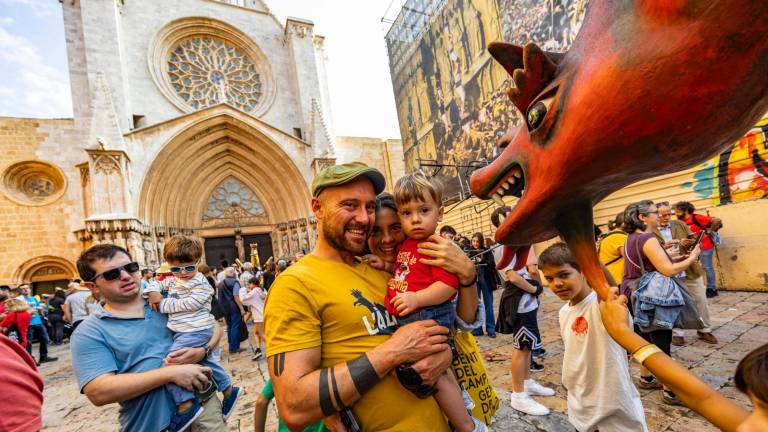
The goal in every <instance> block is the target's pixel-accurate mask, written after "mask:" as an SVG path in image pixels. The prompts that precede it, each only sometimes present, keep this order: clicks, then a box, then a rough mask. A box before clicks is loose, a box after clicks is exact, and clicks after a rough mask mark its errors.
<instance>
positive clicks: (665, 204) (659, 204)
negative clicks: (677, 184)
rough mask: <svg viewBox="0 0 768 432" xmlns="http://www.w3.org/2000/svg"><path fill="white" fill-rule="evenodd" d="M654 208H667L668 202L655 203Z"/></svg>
mask: <svg viewBox="0 0 768 432" xmlns="http://www.w3.org/2000/svg"><path fill="white" fill-rule="evenodd" d="M656 207H669V201H662V202H658V203H656Z"/></svg>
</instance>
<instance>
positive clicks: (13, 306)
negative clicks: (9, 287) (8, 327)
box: [5, 297, 29, 312]
mask: <svg viewBox="0 0 768 432" xmlns="http://www.w3.org/2000/svg"><path fill="white" fill-rule="evenodd" d="M5 310H7V311H8V312H24V311H28V310H29V303H27V302H26V301H25V300H22V299H21V298H18V297H16V298H9V299H7V300H6V301H5Z"/></svg>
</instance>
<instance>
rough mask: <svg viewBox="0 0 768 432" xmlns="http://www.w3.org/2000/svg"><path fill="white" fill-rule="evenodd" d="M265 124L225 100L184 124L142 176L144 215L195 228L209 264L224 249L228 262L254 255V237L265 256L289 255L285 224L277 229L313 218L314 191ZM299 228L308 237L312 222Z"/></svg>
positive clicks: (161, 223)
mask: <svg viewBox="0 0 768 432" xmlns="http://www.w3.org/2000/svg"><path fill="white" fill-rule="evenodd" d="M264 127H265V126H264V125H263V124H261V123H260V122H259V121H258V120H257V119H255V118H252V117H250V116H247V115H244V114H241V113H238V112H237V111H235V110H233V109H231V107H227V106H222V107H221V109H220V111H219V112H218V113H216V114H213V115H211V116H209V117H207V118H204V119H202V120H200V121H198V122H196V123H193V124H191V125H190V126H188V127H186V128H185V129H184V130H183V131H182V132H180V133H178V134H177V135H176V136H175V137H173V138H171V139H170V140H169V141H168V142H167V143H166V144H165V145H164V146H163V148H162V149H161V150H160V151H159V152H158V154H157V155H156V156H155V157H154V160H153V162H152V164H151V166H150V168H149V170H148V171H147V174H146V176H145V177H144V179H143V181H142V186H141V194H140V197H139V205H138V214H139V217H140V218H141V219H142V220H143V221H145V222H146V223H148V224H149V225H152V226H155V227H158V226H161V227H167V228H169V229H167V230H165V231H166V232H167V234H166V235H170V233H171V232H172V231H173V230H172V229H170V227H175V228H176V229H183V230H192V231H193V232H194V233H195V234H196V235H198V236H199V237H201V238H203V240H204V242H205V244H206V257H205V258H206V261H207V262H208V264H209V265H212V266H218V265H219V261H220V259H221V258H222V257H223V258H224V259H226V260H227V261H228V263H230V264H231V263H232V261H233V259H234V258H239V259H240V260H242V261H248V260H250V257H251V253H250V252H251V250H250V245H251V243H258V251H259V254H258V255H259V261H261V262H263V261H264V260H266V259H267V258H268V257H269V256H271V255H274V256H280V255H281V254H283V255H287V254H288V253H289V251H290V250H291V249H290V246H291V245H292V243H289V242H283V241H282V239H283V238H284V237H286V236H285V235H284V232H283V231H286V229H284V230H283V231H280V229H281V228H284V227H288V226H289V225H292V226H296V227H298V226H304V227H307V226H308V223H307V221H308V220H309V216H310V215H311V209H310V206H309V204H310V198H311V197H310V194H309V187H308V185H307V183H306V180H305V177H304V175H302V172H301V171H300V169H299V168H298V167H297V164H296V163H294V161H293V160H292V159H291V156H289V155H288V154H287V153H286V152H285V151H284V150H283V149H282V148H281V146H280V145H279V144H278V143H276V142H275V141H273V140H272V139H271V138H270V137H269V136H268V135H267V134H266V133H264V131H262V130H261V128H264ZM301 146H306V144H305V143H301ZM302 150H303V151H306V149H302ZM293 157H295V158H296V157H298V158H300V159H301V158H303V157H304V155H293ZM302 164H303V165H306V164H305V163H303V162H302ZM300 221H303V223H302V222H300ZM301 233H302V235H304V236H305V237H306V238H309V235H310V231H309V229H307V228H305V229H304V231H302V232H301ZM162 241H163V239H158V244H159V243H162ZM262 255H264V256H262Z"/></svg>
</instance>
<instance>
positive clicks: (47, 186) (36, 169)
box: [2, 161, 67, 206]
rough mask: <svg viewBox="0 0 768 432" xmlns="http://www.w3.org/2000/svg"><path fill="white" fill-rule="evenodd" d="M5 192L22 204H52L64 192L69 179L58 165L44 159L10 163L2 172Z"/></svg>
mask: <svg viewBox="0 0 768 432" xmlns="http://www.w3.org/2000/svg"><path fill="white" fill-rule="evenodd" d="M2 184H3V192H4V193H5V195H6V196H7V197H8V198H10V199H11V200H12V201H14V202H16V203H18V204H22V205H33V206H37V205H46V204H50V203H52V202H54V201H56V200H57V199H59V197H61V195H62V194H63V193H64V191H65V190H66V186H67V180H66V178H65V177H64V173H63V172H62V171H61V169H59V168H58V167H57V166H55V165H53V164H50V163H48V162H43V161H23V162H17V163H15V164H12V165H10V166H9V167H8V168H6V169H5V171H4V172H3V174H2Z"/></svg>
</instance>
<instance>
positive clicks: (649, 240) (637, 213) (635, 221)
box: [620, 200, 700, 405]
mask: <svg viewBox="0 0 768 432" xmlns="http://www.w3.org/2000/svg"><path fill="white" fill-rule="evenodd" d="M658 217H659V211H658V209H657V208H656V206H655V205H654V204H653V201H650V200H645V201H640V202H638V203H635V204H630V205H629V206H628V207H627V208H626V210H624V231H626V232H627V233H628V234H629V236H628V237H627V242H626V246H625V249H624V256H625V258H626V261H625V263H624V279H623V280H622V282H621V290H620V292H621V294H623V295H625V296H626V297H627V298H631V294H632V293H631V292H630V283H631V282H633V281H635V280H637V279H640V277H642V275H643V273H644V272H653V271H656V272H659V273H661V274H663V275H664V276H667V277H673V276H675V275H677V274H678V273H680V272H682V271H685V269H687V268H688V267H690V266H691V264H693V262H694V261H696V260H697V259H698V257H699V252H700V248H699V246H696V247H695V248H694V249H693V250H692V251H691V254H690V255H689V256H688V257H687V258H685V259H683V260H682V261H678V262H673V261H672V259H671V258H670V256H669V255H668V254H667V252H666V251H665V250H664V248H663V247H661V243H659V239H658V238H657V237H656V235H655V234H654V233H653V230H654V229H656V227H657V225H658ZM641 265H642V266H643V269H644V271H643V269H641V267H640V266H641ZM641 336H643V337H644V338H645V339H647V340H649V341H650V342H651V343H653V344H655V345H656V346H658V347H659V348H660V349H661V350H662V351H663V352H664V353H665V354H667V355H669V356H671V350H670V348H671V346H670V345H671V343H672V329H668V330H666V329H664V330H654V331H651V332H649V333H643V334H641ZM638 386H639V387H640V388H644V389H658V388H661V384H660V383H659V382H658V381H657V380H656V378H655V377H654V376H653V375H652V374H651V373H650V371H648V369H646V368H644V367H642V366H641V367H640V380H639V382H638ZM661 396H662V399H663V400H664V402H666V403H668V404H670V405H679V404H680V399H678V398H677V396H676V395H675V394H674V393H673V392H672V391H671V390H669V389H667V388H664V390H663V391H662V395H661Z"/></svg>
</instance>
